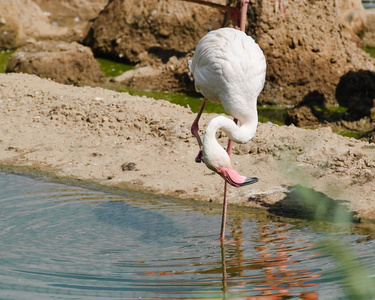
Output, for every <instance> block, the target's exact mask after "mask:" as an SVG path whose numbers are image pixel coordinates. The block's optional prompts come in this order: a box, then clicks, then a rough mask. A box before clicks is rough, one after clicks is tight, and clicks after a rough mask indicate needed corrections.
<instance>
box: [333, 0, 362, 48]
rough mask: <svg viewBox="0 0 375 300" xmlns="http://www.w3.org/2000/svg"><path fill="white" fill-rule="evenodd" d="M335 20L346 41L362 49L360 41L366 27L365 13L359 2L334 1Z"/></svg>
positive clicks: (352, 0)
mask: <svg viewBox="0 0 375 300" xmlns="http://www.w3.org/2000/svg"><path fill="white" fill-rule="evenodd" d="M336 5H337V12H338V13H337V19H338V22H339V23H340V24H341V25H342V26H343V34H344V35H345V37H346V38H347V39H348V40H351V41H353V42H355V43H356V44H357V45H358V46H359V47H362V40H361V39H360V36H363V33H364V31H365V27H366V12H365V9H364V8H363V5H362V1H361V0H344V1H342V0H340V1H336Z"/></svg>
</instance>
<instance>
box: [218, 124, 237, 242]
mask: <svg viewBox="0 0 375 300" xmlns="http://www.w3.org/2000/svg"><path fill="white" fill-rule="evenodd" d="M233 121H234V123H236V124H237V122H238V120H237V119H234V120H233ZM232 144H233V142H232V141H231V140H229V141H228V147H227V153H228V155H229V157H230V153H231V151H232ZM227 193H228V182H226V181H225V182H224V200H223V213H222V216H221V217H222V219H221V233H220V240H221V242H224V237H225V223H226V219H227V206H228V201H227Z"/></svg>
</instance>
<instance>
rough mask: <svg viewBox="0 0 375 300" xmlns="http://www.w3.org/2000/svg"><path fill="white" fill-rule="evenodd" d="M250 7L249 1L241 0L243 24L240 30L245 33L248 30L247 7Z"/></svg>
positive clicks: (241, 23)
mask: <svg viewBox="0 0 375 300" xmlns="http://www.w3.org/2000/svg"><path fill="white" fill-rule="evenodd" d="M248 5H249V0H241V22H240V30H241V31H245V29H246V19H247V18H246V16H247V6H248Z"/></svg>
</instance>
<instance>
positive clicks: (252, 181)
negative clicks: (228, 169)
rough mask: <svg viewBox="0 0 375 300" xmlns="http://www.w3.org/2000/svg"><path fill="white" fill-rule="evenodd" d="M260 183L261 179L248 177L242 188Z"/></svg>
mask: <svg viewBox="0 0 375 300" xmlns="http://www.w3.org/2000/svg"><path fill="white" fill-rule="evenodd" d="M258 181H259V178H257V177H246V179H245V181H244V183H242V184H241V186H245V185H249V184H253V183H256V182H258Z"/></svg>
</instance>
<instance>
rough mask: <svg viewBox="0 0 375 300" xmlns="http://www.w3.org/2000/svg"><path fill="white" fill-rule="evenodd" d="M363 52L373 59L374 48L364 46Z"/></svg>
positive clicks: (374, 54) (374, 55)
mask: <svg viewBox="0 0 375 300" xmlns="http://www.w3.org/2000/svg"><path fill="white" fill-rule="evenodd" d="M363 50H365V52H367V53H368V54H370V56H372V57H374V58H375V48H373V47H370V46H365V47H364V48H363Z"/></svg>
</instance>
